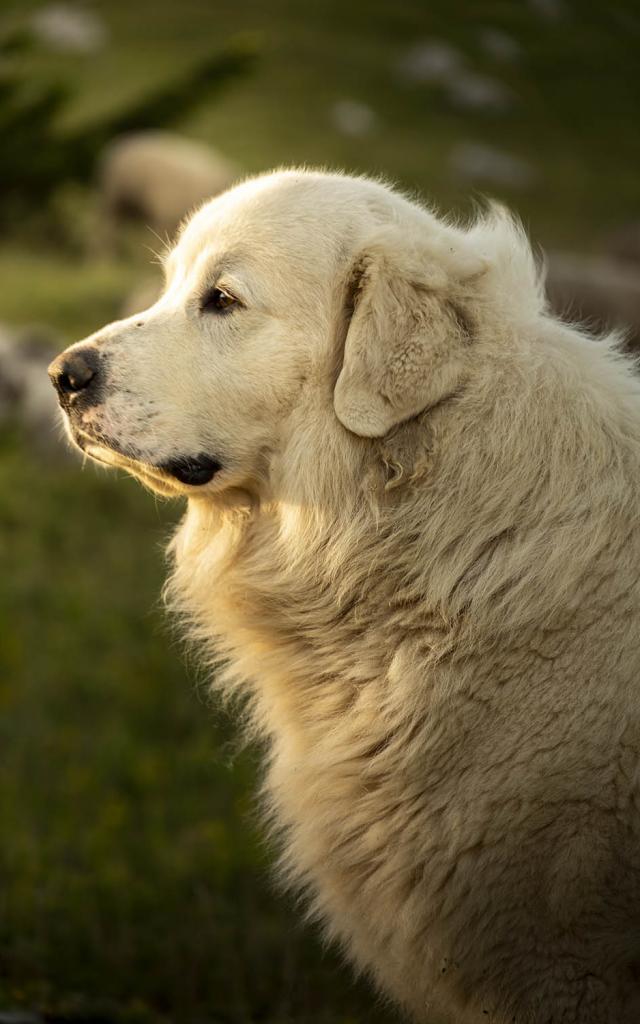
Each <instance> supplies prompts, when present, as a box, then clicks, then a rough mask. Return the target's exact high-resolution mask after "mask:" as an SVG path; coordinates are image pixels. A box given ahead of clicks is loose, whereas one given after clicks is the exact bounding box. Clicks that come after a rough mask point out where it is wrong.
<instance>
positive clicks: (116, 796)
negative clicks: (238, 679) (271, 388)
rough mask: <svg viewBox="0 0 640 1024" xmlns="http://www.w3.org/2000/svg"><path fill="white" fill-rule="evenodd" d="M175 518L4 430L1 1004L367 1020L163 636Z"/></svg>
mask: <svg viewBox="0 0 640 1024" xmlns="http://www.w3.org/2000/svg"><path fill="white" fill-rule="evenodd" d="M175 514H176V509H175V508H174V507H172V506H167V505H156V504H155V503H154V501H153V500H152V499H150V498H149V497H148V496H147V495H145V494H143V493H142V492H141V491H140V490H139V489H138V488H137V487H136V485H134V484H133V482H132V481H129V480H116V479H114V478H112V477H110V476H108V475H107V474H106V473H103V472H101V471H99V470H95V469H93V468H92V467H89V468H88V469H87V470H86V471H85V472H84V473H80V472H78V470H77V468H76V467H75V466H72V465H71V464H69V465H67V466H65V467H62V468H61V467H60V466H57V467H54V468H48V467H47V466H46V465H44V464H40V465H36V464H34V462H33V458H32V457H31V456H30V454H29V452H28V451H27V450H26V449H25V448H24V446H23V445H22V443H21V442H20V440H19V438H17V437H16V436H12V437H5V438H4V439H3V441H2V443H1V447H0V530H1V533H0V538H1V539H0V571H1V576H0V578H1V580H2V585H1V586H0V621H1V622H2V631H1V632H0V664H1V665H2V672H1V675H0V751H1V753H0V760H1V766H2V771H1V772H0V822H1V828H2V843H1V844H0V880H1V885H0V1009H2V1007H7V1006H11V1005H14V1006H15V1005H24V1006H34V1005H35V1006H40V1007H43V1008H46V1009H47V1010H49V1011H56V1012H59V1013H61V1012H65V1013H67V1014H72V1013H77V1014H79V1017H78V1019H82V1018H83V1014H84V1015H86V1014H88V1013H89V1012H90V1011H91V1012H92V1013H93V1014H95V1013H96V1012H97V1011H98V1010H100V1011H102V1012H103V1013H104V1014H105V1015H108V1019H111V1020H131V1021H145V1022H146V1021H149V1022H151V1021H154V1022H156V1021H157V1022H160V1021H174V1020H175V1021H180V1022H184V1024H188V1022H191V1021H193V1022H195V1021H204V1020H207V1021H259V1020H264V1021H274V1022H275V1021H283V1022H284V1021H289V1020H297V1021H314V1022H316V1021H317V1022H323V1021H327V1022H328V1021H334V1020H344V1021H347V1020H352V1021H357V1020H363V1021H364V1020H367V1021H369V1020H372V1019H375V1012H374V1010H373V1006H372V1004H373V999H372V997H370V996H369V995H368V994H366V993H363V992H362V991H358V990H357V989H355V988H352V986H351V984H350V982H349V981H348V979H347V978H346V976H345V974H344V973H343V972H341V970H340V969H339V967H338V966H337V964H336V961H335V958H334V957H329V956H325V955H323V954H322V952H321V950H320V948H319V947H318V946H317V945H316V944H315V943H314V941H313V940H312V939H311V937H310V936H305V935H304V934H303V933H302V932H301V931H300V929H299V927H298V924H297V923H296V920H297V918H298V917H299V915H298V914H296V913H295V912H294V910H293V909H292V907H291V906H288V905H287V902H286V901H285V900H281V899H276V897H275V895H273V893H272V891H271V886H270V881H269V878H270V875H269V867H268V864H269V859H268V857H267V855H266V852H265V850H264V848H263V846H262V845H261V842H260V839H259V838H258V831H257V829H256V828H255V827H254V818H255V811H254V808H253V802H252V795H251V794H252V788H253V787H252V780H253V776H254V765H253V763H252V759H251V757H250V756H249V755H248V754H247V753H244V754H242V755H241V754H240V753H239V752H238V747H239V744H238V740H237V737H235V736H234V733H233V731H232V729H231V728H230V726H229V723H228V721H227V719H226V718H225V717H224V716H223V715H222V714H221V712H220V711H219V710H218V711H217V712H216V711H215V709H213V708H212V707H211V706H210V705H209V704H208V702H207V699H206V688H205V687H204V683H202V682H201V683H200V685H197V684H196V682H195V681H194V679H189V678H188V677H187V676H186V674H185V662H184V659H183V657H182V656H181V655H180V651H179V649H178V647H177V645H176V641H175V639H172V637H171V635H170V634H169V633H168V632H167V630H166V628H165V625H164V621H165V618H164V614H163V612H162V609H161V608H160V607H159V602H158V594H159V590H160V587H161V583H162V578H163V565H162V557H161V548H162V546H163V543H164V541H165V539H166V537H167V534H168V532H169V530H170V528H171V525H172V522H173V520H174V518H175ZM328 991H329V992H330V993H331V996H330V998H329V999H328V998H327V992H328Z"/></svg>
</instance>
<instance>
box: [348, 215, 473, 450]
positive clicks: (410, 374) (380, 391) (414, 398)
mask: <svg viewBox="0 0 640 1024" xmlns="http://www.w3.org/2000/svg"><path fill="white" fill-rule="evenodd" d="M399 235H400V230H399V229H398V228H395V229H393V231H391V230H387V231H384V232H380V233H379V234H378V236H377V237H376V238H375V239H373V240H372V241H371V242H370V244H369V245H368V246H367V247H366V248H365V249H364V251H363V252H362V253H361V254H360V255H359V257H358V258H357V260H356V261H355V263H354V264H353V266H352V268H351V273H350V280H349V285H348V287H347V295H348V296H349V299H348V303H349V305H350V306H351V307H352V312H351V319H350V322H349V325H348V329H347V334H346V339H345V345H344V359H343V364H342V369H341V371H340V374H339V377H338V380H337V383H336V386H335V390H334V408H335V411H336V415H337V416H338V419H339V420H340V422H341V423H342V424H343V426H345V427H346V428H347V430H350V431H351V432H352V433H354V434H358V435H360V436H361V437H383V436H384V435H385V434H387V433H388V432H389V431H390V430H392V429H393V427H395V426H396V425H397V424H398V423H401V422H403V421H404V420H408V419H411V418H412V417H413V416H416V415H417V414H418V413H420V412H422V411H423V410H424V409H427V408H429V407H431V406H433V405H435V404H436V403H437V402H440V401H441V400H442V399H443V398H445V397H446V396H447V395H449V394H451V393H452V392H453V391H455V389H456V386H457V384H458V382H459V380H460V378H461V376H462V373H463V369H464V365H465V363H466V358H467V355H466V351H465V350H466V349H467V348H468V345H469V341H470V337H469V324H468V323H467V322H466V317H465V316H464V314H463V313H462V310H461V308H460V307H459V305H457V304H456V295H457V294H459V293H462V289H461V288H459V287H457V286H459V285H461V284H462V282H463V281H465V280H466V281H468V280H469V279H471V278H473V277H476V276H479V274H481V273H482V271H483V269H484V264H483V261H482V259H481V258H480V257H478V256H476V255H475V254H474V253H471V252H468V251H466V252H464V251H462V250H461V249H460V250H457V249H456V248H454V247H452V246H450V245H441V246H439V247H438V249H437V250H435V251H428V250H426V249H425V248H424V247H422V246H421V245H420V244H419V243H418V244H416V243H415V242H414V241H409V240H406V241H405V240H403V238H402V237H398V236H399Z"/></svg>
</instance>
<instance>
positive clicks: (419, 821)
mask: <svg viewBox="0 0 640 1024" xmlns="http://www.w3.org/2000/svg"><path fill="white" fill-rule="evenodd" d="M166 275H167V283H166V290H165V292H164V294H163V295H162V297H161V298H160V300H159V301H158V302H157V303H156V304H155V305H154V306H152V307H151V308H150V309H148V310H147V311H146V312H145V313H143V314H141V315H140V316H138V317H132V318H131V319H129V320H124V321H120V322H117V323H114V324H111V325H110V326H108V327H106V328H104V329H103V330H102V331H99V332H98V333H97V334H95V335H93V336H92V337H90V338H89V339H87V340H85V341H84V342H81V343H79V344H78V345H75V346H73V347H72V348H70V349H69V350H67V352H65V353H63V355H62V356H60V357H59V358H58V359H57V360H56V362H55V363H54V364H53V365H52V368H51V374H52V377H53V379H54V383H55V385H56V387H57V389H58V392H59V395H60V400H61V403H62V405H63V407H64V409H65V411H66V413H67V419H68V424H69V430H70V433H71V436H72V437H73V439H74V440H75V441H76V442H77V444H78V445H79V446H80V447H81V448H82V449H83V450H84V451H86V452H87V453H88V454H89V455H91V456H93V457H94V458H96V459H99V460H100V461H103V462H108V463H111V464H113V465H116V466H123V467H125V468H126V469H128V470H130V471H131V472H132V473H133V474H134V475H136V476H137V477H139V478H140V479H141V480H142V481H143V483H145V484H148V485H149V486H150V487H151V488H153V489H154V490H156V491H159V492H160V493H161V494H169V495H173V494H176V495H180V494H181V495H185V496H186V497H188V499H189V505H188V511H187V513H186V516H185V518H184V520H183V523H182V525H181V527H180V529H179V531H178V534H177V536H176V538H175V541H174V543H173V556H174V558H175V570H174V573H173V577H172V580H171V583H170V585H169V593H170V597H171V600H172V602H173V603H174V604H175V605H176V606H178V607H179V609H180V610H181V611H182V612H183V613H184V614H185V615H186V616H188V618H189V620H190V622H191V623H192V628H193V631H194V633H195V634H196V635H197V636H198V637H199V638H200V639H201V640H203V641H204V642H205V643H206V644H208V645H210V649H211V651H212V652H215V656H216V657H219V656H220V655H222V656H223V658H224V662H225V667H224V669H223V670H222V672H221V674H219V675H218V677H217V679H216V683H217V684H219V685H222V686H223V687H224V688H226V690H227V691H232V692H234V693H237V692H242V693H244V694H246V696H247V702H248V704H249V705H250V709H251V715H252V722H253V725H254V728H255V729H256V731H258V732H259V733H260V734H262V736H263V737H266V738H267V739H268V742H269V749H270V755H269V758H268V770H267V775H266V783H265V790H266V803H267V806H268V809H269V811H270V812H271V814H272V818H273V820H274V822H275V824H276V826H277V828H278V829H279V831H280V835H281V839H282V848H283V856H282V863H283V869H284V871H285V872H286V873H287V875H288V877H289V878H290V880H291V881H292V883H294V884H295V885H299V886H302V887H304V888H305V889H306V891H307V892H308V894H309V897H310V901H311V903H312V906H313V908H314V911H315V912H316V913H317V914H318V915H319V916H320V917H321V918H322V919H323V920H324V921H325V922H326V924H327V927H328V930H329V933H330V934H331V935H332V936H335V937H336V938H337V939H338V940H339V941H340V942H341V943H342V944H343V946H344V947H345V949H346V950H347V951H348V954H349V956H350V957H351V958H352V959H353V960H354V961H355V962H356V964H357V965H358V966H359V967H360V968H363V969H365V970H367V971H368V972H370V973H371V974H372V975H373V976H374V977H375V979H376V981H377V983H378V984H379V986H380V987H381V989H382V990H383V991H384V992H386V993H388V994H390V995H392V996H393V997H394V998H395V999H396V1000H397V1001H399V1002H400V1003H401V1004H402V1005H403V1006H404V1007H405V1008H406V1009H408V1010H409V1011H410V1012H412V1013H413V1014H414V1015H415V1017H416V1018H417V1019H419V1020H421V1021H429V1022H432V1021H436V1020H438V1021H441V1020H446V1021H450V1022H453V1024H463V1022H464V1024H467V1022H479V1024H482V1022H485V1021H491V1022H496V1024H511V1022H513V1021H517V1022H518V1024H548V1022H553V1024H561V1022H562V1024H605V1022H606V1024H638V1021H640V630H639V628H638V627H639V623H640V614H639V613H640V582H639V581H640V530H639V529H638V525H637V523H638V510H639V509H640V383H639V382H638V381H637V380H636V379H635V377H634V375H633V372H632V371H633V367H632V366H631V365H630V363H629V362H628V361H626V360H625V359H624V358H623V357H622V356H620V355H618V354H617V353H616V352H615V350H614V346H613V342H612V340H611V339H609V341H606V340H600V341H597V340H594V339H592V338H590V337H587V336H585V335H584V334H582V333H580V332H579V331H577V330H575V329H573V328H571V327H569V326H566V325H564V324H561V323H559V322H558V321H557V320H555V319H553V318H552V317H551V316H550V315H549V314H548V313H547V311H546V309H545V300H544V295H543V288H542V284H541V281H540V278H539V276H538V275H537V273H536V269H535V266H534V262H533V259H532V256H531V252H530V249H529V247H528V244H527V242H526V240H525V238H524V237H523V235H522V233H521V232H520V230H519V229H518V227H517V226H515V225H514V223H513V221H512V220H511V219H510V218H509V217H508V216H507V215H506V214H505V213H503V212H501V211H499V210H497V211H493V212H492V213H491V214H490V215H489V216H487V217H486V218H485V219H482V220H480V221H479V222H478V223H476V224H475V226H473V227H471V228H470V229H469V230H462V229H460V228H456V227H453V226H450V225H448V224H445V223H443V222H442V221H440V220H438V219H436V217H435V216H433V214H431V213H430V212H428V211H427V210H425V209H423V208H421V207H420V206H418V205H416V204H415V203H413V202H409V201H408V200H406V199H405V198H403V197H402V196H400V195H398V194H397V193H396V192H393V191H392V190H390V189H389V188H386V187H384V186H382V185H380V184H377V183H374V182H371V181H367V180H363V179H353V178H348V177H344V176H340V175H330V174H321V173H307V172H303V171H286V172H282V173H276V174H273V175H268V176H265V177H261V178H258V179H256V180H252V181H247V182H245V183H243V184H241V185H240V186H238V187H237V188H234V189H233V190H232V191H230V192H228V193H226V194H224V195H223V196H221V197H219V198H218V199H216V200H215V201H213V202H211V203H209V204H208V205H206V206H204V207H203V208H202V209H201V210H200V211H199V212H198V213H197V214H196V215H195V216H194V217H193V219H192V220H191V221H190V223H188V224H187V225H186V227H185V228H184V230H183V231H182V234H181V236H180V238H179V241H178V244H177V246H176V247H175V249H174V250H173V252H172V253H171V254H170V255H169V257H168V259H167V261H166ZM613 341H615V339H613Z"/></svg>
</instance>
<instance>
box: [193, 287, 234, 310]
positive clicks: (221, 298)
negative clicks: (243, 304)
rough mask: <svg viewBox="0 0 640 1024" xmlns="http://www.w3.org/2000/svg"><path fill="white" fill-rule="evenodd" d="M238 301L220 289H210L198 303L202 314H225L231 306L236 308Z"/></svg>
mask: <svg viewBox="0 0 640 1024" xmlns="http://www.w3.org/2000/svg"><path fill="white" fill-rule="evenodd" d="M237 304H238V300H237V299H236V298H234V296H233V295H229V292H225V291H223V289H222V288H210V289H209V291H208V292H205V293H204V295H203V296H202V300H201V302H200V310H201V312H202V313H226V312H227V310H228V309H231V307H232V306H236V305H237Z"/></svg>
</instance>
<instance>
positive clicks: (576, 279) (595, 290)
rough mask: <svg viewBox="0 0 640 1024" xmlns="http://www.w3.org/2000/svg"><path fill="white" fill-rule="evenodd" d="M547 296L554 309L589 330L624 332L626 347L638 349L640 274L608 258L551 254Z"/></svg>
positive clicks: (639, 340)
mask: <svg viewBox="0 0 640 1024" xmlns="http://www.w3.org/2000/svg"><path fill="white" fill-rule="evenodd" d="M547 294H548V296H549V301H550V303H551V306H552V308H553V310H554V311H555V312H556V313H557V314H558V315H559V316H561V317H563V318H564V319H566V320H572V321H578V322H582V323H585V324H586V325H587V326H588V327H590V328H591V329H592V330H599V331H602V330H607V329H611V328H614V327H618V328H623V329H624V330H625V331H626V335H627V343H628V346H629V347H631V348H635V349H640V274H639V273H638V269H637V268H636V267H634V266H632V265H629V266H628V267H624V266H622V265H621V264H620V263H619V262H616V261H615V260H612V259H609V258H607V257H586V256H579V255H576V254H575V253H566V252H551V253H549V254H548V257H547Z"/></svg>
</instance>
